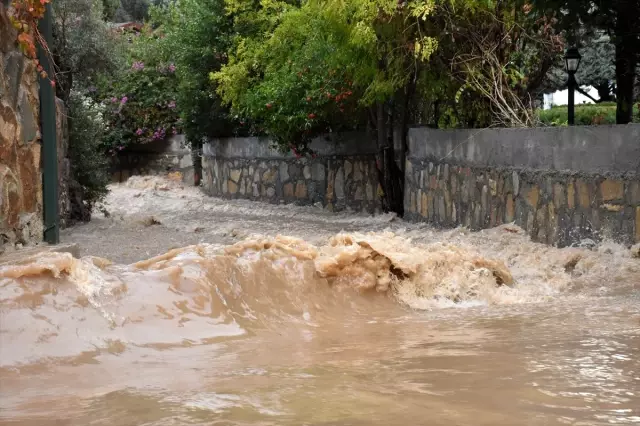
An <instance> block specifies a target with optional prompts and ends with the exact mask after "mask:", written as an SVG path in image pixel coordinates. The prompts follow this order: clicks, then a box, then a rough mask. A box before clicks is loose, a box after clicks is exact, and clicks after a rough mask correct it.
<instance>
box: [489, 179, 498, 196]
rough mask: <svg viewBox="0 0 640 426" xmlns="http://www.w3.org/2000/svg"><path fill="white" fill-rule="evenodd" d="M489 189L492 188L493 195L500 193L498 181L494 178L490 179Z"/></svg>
mask: <svg viewBox="0 0 640 426" xmlns="http://www.w3.org/2000/svg"><path fill="white" fill-rule="evenodd" d="M489 189H490V190H491V196H492V197H495V196H496V195H497V194H498V183H497V182H496V181H495V180H493V179H489Z"/></svg>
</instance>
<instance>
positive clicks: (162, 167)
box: [111, 135, 193, 182]
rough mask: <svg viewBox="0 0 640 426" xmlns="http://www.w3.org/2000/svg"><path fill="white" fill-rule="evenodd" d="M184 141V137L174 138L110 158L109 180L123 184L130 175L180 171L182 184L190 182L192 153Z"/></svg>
mask: <svg viewBox="0 0 640 426" xmlns="http://www.w3.org/2000/svg"><path fill="white" fill-rule="evenodd" d="M184 142H185V141H184V135H176V136H173V137H171V138H169V139H167V140H163V141H157V142H152V143H148V144H141V145H137V146H133V147H130V148H127V150H125V151H124V152H123V153H121V154H118V155H117V156H115V157H114V158H113V161H112V163H111V180H112V181H113V182H124V181H126V180H127V179H129V177H130V176H136V175H158V174H166V173H170V172H180V173H182V175H183V178H184V180H185V181H189V182H193V163H192V159H191V150H190V149H189V148H188V147H186V146H185V143H184Z"/></svg>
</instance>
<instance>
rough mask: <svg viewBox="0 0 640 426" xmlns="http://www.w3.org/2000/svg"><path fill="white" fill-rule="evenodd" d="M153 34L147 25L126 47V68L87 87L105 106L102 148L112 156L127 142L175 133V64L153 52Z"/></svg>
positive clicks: (164, 137)
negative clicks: (127, 47) (127, 53)
mask: <svg viewBox="0 0 640 426" xmlns="http://www.w3.org/2000/svg"><path fill="white" fill-rule="evenodd" d="M157 43H159V41H158V38H157V36H156V35H155V34H154V33H153V32H151V30H150V29H149V28H145V30H144V31H143V32H142V33H141V34H140V35H138V36H136V37H135V38H134V40H133V42H132V45H131V47H130V48H129V55H128V61H127V68H126V69H125V70H122V71H121V72H120V73H118V74H116V76H115V77H116V78H107V77H105V76H103V77H102V78H99V79H97V81H96V85H95V86H92V87H89V88H88V89H87V92H88V96H90V97H91V98H92V99H93V100H94V101H96V102H99V103H101V104H102V105H103V106H104V108H105V121H106V125H107V131H106V132H105V135H104V137H103V138H102V139H103V144H102V147H103V150H104V151H105V152H108V153H109V154H112V155H115V154H116V153H117V152H118V151H122V150H123V149H125V148H126V147H128V146H130V145H135V144H140V143H147V142H151V141H158V140H164V139H166V138H167V137H168V136H171V135H174V134H176V133H178V132H179V131H180V130H181V129H180V126H181V120H180V117H179V114H178V110H177V97H178V95H177V89H178V80H177V77H176V71H177V66H176V65H175V64H174V63H172V62H169V61H163V60H162V57H161V56H159V55H157V54H155V48H154V47H155V44H157Z"/></svg>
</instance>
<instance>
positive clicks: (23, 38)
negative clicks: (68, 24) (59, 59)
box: [9, 0, 55, 86]
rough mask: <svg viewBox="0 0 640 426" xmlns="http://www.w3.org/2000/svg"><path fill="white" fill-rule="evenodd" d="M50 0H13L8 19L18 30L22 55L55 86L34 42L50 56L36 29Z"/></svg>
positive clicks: (18, 40)
mask: <svg viewBox="0 0 640 426" xmlns="http://www.w3.org/2000/svg"><path fill="white" fill-rule="evenodd" d="M50 2H51V0H14V1H13V4H12V6H11V10H10V14H9V19H10V20H11V24H12V25H13V27H14V28H15V29H16V30H17V31H18V36H17V42H18V46H20V49H21V50H22V52H23V53H24V55H25V56H26V57H27V58H29V59H30V60H32V61H33V62H34V63H35V65H36V69H37V70H38V73H40V76H41V77H42V78H43V79H49V81H50V83H51V85H52V86H55V80H54V79H52V78H51V77H50V76H48V75H47V72H46V71H45V70H44V68H43V67H42V64H41V63H40V61H39V60H38V57H37V53H36V44H39V45H40V46H41V47H43V48H44V50H45V52H46V53H47V55H46V56H47V57H48V58H51V52H50V51H49V48H48V46H47V43H46V41H45V40H44V38H43V37H42V34H40V32H39V31H38V21H39V20H40V19H42V17H43V16H44V13H45V8H46V5H47V3H50Z"/></svg>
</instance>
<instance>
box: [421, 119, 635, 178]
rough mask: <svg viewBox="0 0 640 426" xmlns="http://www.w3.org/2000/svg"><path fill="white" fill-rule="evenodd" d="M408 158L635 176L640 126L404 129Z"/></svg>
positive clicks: (475, 164)
mask: <svg viewBox="0 0 640 426" xmlns="http://www.w3.org/2000/svg"><path fill="white" fill-rule="evenodd" d="M409 151H410V153H411V156H412V157H413V158H421V159H429V160H434V161H446V162H448V163H451V164H461V165H474V166H484V167H516V168H520V169H533V170H556V171H572V172H584V173H601V174H606V173H615V174H625V173H631V174H635V175H638V174H640V125H637V124H636V125H628V126H576V127H548V128H535V129H468V130H433V129H426V128H417V129H411V130H410V131H409Z"/></svg>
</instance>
